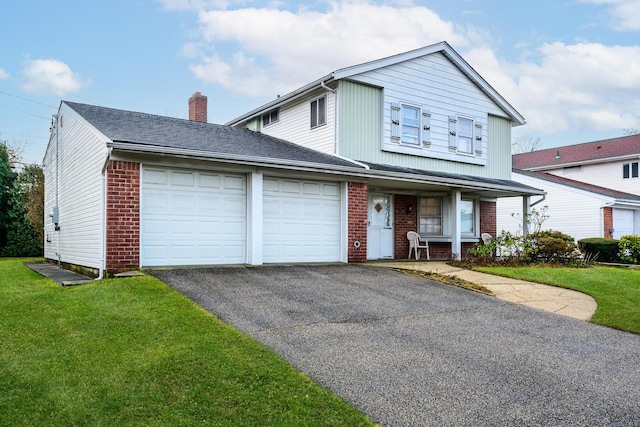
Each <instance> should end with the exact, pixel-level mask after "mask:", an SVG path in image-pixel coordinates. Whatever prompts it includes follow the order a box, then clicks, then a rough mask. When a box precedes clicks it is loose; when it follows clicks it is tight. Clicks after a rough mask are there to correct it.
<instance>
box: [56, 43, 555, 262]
mask: <svg viewBox="0 0 640 427" xmlns="http://www.w3.org/2000/svg"><path fill="white" fill-rule="evenodd" d="M189 107H190V114H189V115H190V119H191V120H180V119H175V118H169V117H161V116H154V115H148V114H143V113H136V112H130V111H121V110H114V109H110V108H104V107H97V106H92V105H85V104H77V103H71V102H66V101H63V102H62V103H61V106H60V110H59V112H58V114H57V116H56V117H55V122H54V126H53V128H52V136H51V139H50V142H49V145H48V148H47V151H46V154H45V159H44V165H45V188H46V194H45V208H46V212H47V213H48V214H49V218H48V220H47V225H46V233H45V234H46V242H45V256H46V257H47V258H49V259H53V260H59V261H60V262H61V263H65V264H70V265H77V266H82V267H86V268H87V269H88V270H89V271H92V272H94V273H95V274H98V273H103V272H109V273H111V272H116V271H120V270H125V269H131V268H139V267H150V266H174V265H209V264H252V265H260V264H263V263H283V262H285V263H291V262H365V261H366V260H367V259H381V258H406V257H407V254H408V241H407V238H406V233H407V232H408V231H418V232H419V233H420V234H421V235H422V236H423V237H425V238H427V239H428V240H429V242H430V247H431V256H432V257H435V258H446V259H448V258H450V257H452V256H461V255H463V254H464V251H465V250H466V248H468V247H470V246H471V245H473V244H474V243H476V242H478V241H479V239H480V234H481V233H482V232H489V233H492V234H495V232H496V200H497V198H499V197H521V198H524V199H525V200H528V199H529V198H530V197H531V196H535V195H542V194H544V192H543V191H541V190H538V189H536V188H533V187H529V186H526V185H523V184H520V183H517V182H515V181H512V180H511V179H510V172H511V158H510V146H511V127H512V126H517V125H521V124H523V123H524V119H523V118H522V116H521V115H520V114H519V113H518V112H517V111H516V110H514V109H513V107H512V106H510V105H509V104H508V103H507V102H506V101H505V100H504V99H503V98H502V97H501V96H500V95H499V94H498V93H497V92H496V91H495V90H494V89H493V88H492V87H491V86H490V85H489V84H487V82H485V81H484V80H483V79H482V78H481V77H480V76H479V75H478V74H477V73H476V72H475V71H474V70H473V68H471V67H470V66H469V64H467V63H466V62H465V61H464V60H463V59H462V58H461V57H460V56H459V55H458V54H457V53H456V52H455V51H454V50H453V49H452V48H451V47H450V46H449V45H448V44H446V43H440V44H437V45H433V46H428V47H425V48H423V49H419V50H416V51H411V52H407V53H404V54H400V55H396V56H393V57H390V58H385V59H382V60H379V61H374V62H370V63H366V64H362V65H358V66H355V67H351V68H346V69H342V70H338V71H336V72H334V73H331V74H330V75H328V76H326V77H325V78H323V79H320V80H318V81H316V82H313V83H311V84H309V85H307V86H305V87H303V88H301V89H299V90H297V91H295V92H292V93H291V94H288V95H284V96H281V97H279V98H278V99H276V100H275V101H273V102H271V103H268V104H267V105H265V106H264V107H262V108H260V109H257V110H254V111H253V112H251V113H248V114H246V115H243V116H241V117H240V118H238V119H237V120H234V121H233V122H232V123H231V125H233V126H230V125H225V126H222V125H214V124H209V123H203V122H206V97H203V96H202V95H200V94H199V93H196V94H194V96H193V97H192V98H191V100H190V102H189ZM196 120H197V121H196ZM245 128H248V129H245ZM287 140H288V141H293V142H295V144H294V143H292V142H287Z"/></svg>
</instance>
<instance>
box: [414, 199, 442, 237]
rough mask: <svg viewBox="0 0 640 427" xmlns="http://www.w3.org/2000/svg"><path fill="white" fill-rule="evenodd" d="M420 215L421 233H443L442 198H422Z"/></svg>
mask: <svg viewBox="0 0 640 427" xmlns="http://www.w3.org/2000/svg"><path fill="white" fill-rule="evenodd" d="M419 215H420V222H419V225H420V227H419V228H420V229H419V233H421V234H432V235H442V198H440V197H423V198H421V199H420V212H419Z"/></svg>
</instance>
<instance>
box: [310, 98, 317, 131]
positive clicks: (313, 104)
mask: <svg viewBox="0 0 640 427" xmlns="http://www.w3.org/2000/svg"><path fill="white" fill-rule="evenodd" d="M316 126H318V101H312V102H311V127H312V128H314V127H316Z"/></svg>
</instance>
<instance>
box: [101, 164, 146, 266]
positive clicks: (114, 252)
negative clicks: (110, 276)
mask: <svg viewBox="0 0 640 427" xmlns="http://www.w3.org/2000/svg"><path fill="white" fill-rule="evenodd" d="M106 187H107V188H106V193H107V212H106V214H107V218H106V219H107V242H106V246H107V247H106V268H107V272H108V273H116V272H118V271H123V270H130V269H135V268H139V267H140V163H132V162H122V161H113V160H111V161H109V163H108V165H107V182H106Z"/></svg>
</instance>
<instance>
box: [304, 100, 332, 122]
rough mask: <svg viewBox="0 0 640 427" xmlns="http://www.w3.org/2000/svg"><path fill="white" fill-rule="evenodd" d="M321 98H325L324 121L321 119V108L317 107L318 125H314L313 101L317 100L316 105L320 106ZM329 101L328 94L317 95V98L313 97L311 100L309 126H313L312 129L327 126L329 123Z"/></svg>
mask: <svg viewBox="0 0 640 427" xmlns="http://www.w3.org/2000/svg"><path fill="white" fill-rule="evenodd" d="M321 99H324V122H322V123H320V120H319V119H320V114H319V112H320V108H319V107H316V125H315V126H314V125H313V124H312V123H313V120H312V117H311V113H312V112H313V107H312V105H313V103H314V102H315V103H316V105H317V106H319V105H320V100H321ZM327 101H328V99H327V95H322V96H319V97H317V98H315V99H312V100H311V101H310V102H309V126H310V128H311V129H317V128H319V127H322V126H326V124H327V117H328V115H329V114H328V111H327V110H328V108H327V107H328V105H327Z"/></svg>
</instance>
